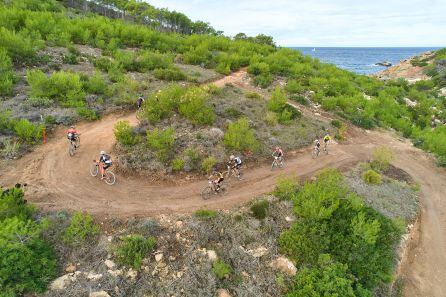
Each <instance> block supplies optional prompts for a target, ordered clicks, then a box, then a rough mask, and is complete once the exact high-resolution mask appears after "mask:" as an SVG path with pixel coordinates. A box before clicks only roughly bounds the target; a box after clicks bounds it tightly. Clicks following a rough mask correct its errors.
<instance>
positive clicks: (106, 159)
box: [99, 151, 113, 179]
mask: <svg viewBox="0 0 446 297" xmlns="http://www.w3.org/2000/svg"><path fill="white" fill-rule="evenodd" d="M112 164H113V162H112V159H111V157H110V155H108V154H107V153H106V152H104V151H101V156H100V157H99V168H100V170H101V178H102V179H104V175H105V170H107V169H108V168H110V166H112Z"/></svg>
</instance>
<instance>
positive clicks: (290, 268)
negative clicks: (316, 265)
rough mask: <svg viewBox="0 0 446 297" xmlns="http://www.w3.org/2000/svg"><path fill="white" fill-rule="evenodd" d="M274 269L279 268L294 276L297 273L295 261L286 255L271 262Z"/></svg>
mask: <svg viewBox="0 0 446 297" xmlns="http://www.w3.org/2000/svg"><path fill="white" fill-rule="evenodd" d="M271 266H272V267H273V268H274V269H277V270H279V271H281V272H283V273H286V274H288V275H291V276H294V275H296V273H297V268H296V266H294V264H293V262H291V261H290V260H289V259H287V258H285V257H279V258H277V259H276V260H274V261H273V262H272V263H271Z"/></svg>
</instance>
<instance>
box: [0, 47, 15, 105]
mask: <svg viewBox="0 0 446 297" xmlns="http://www.w3.org/2000/svg"><path fill="white" fill-rule="evenodd" d="M13 83H14V71H13V68H12V61H11V58H10V57H9V56H8V52H7V51H6V50H5V49H3V48H1V47H0V96H6V95H11V93H12V86H13Z"/></svg>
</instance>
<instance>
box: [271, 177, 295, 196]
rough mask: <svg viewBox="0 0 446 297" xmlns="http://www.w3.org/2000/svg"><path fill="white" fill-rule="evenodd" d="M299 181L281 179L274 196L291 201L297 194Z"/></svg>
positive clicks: (278, 181)
mask: <svg viewBox="0 0 446 297" xmlns="http://www.w3.org/2000/svg"><path fill="white" fill-rule="evenodd" d="M297 187H298V184H297V180H296V178H295V177H285V176H284V177H280V178H279V179H278V180H277V184H276V188H275V189H274V192H273V194H274V196H276V197H277V198H279V199H281V200H290V199H291V198H292V197H293V195H294V194H295V193H296V192H297Z"/></svg>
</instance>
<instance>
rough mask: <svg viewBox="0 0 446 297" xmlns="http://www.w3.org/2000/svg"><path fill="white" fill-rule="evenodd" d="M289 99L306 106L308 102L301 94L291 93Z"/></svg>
mask: <svg viewBox="0 0 446 297" xmlns="http://www.w3.org/2000/svg"><path fill="white" fill-rule="evenodd" d="M290 99H291V100H293V101H296V102H297V103H299V104H302V105H304V106H308V105H309V103H310V102H309V101H308V99H307V98H305V97H304V96H301V95H291V96H290Z"/></svg>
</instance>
